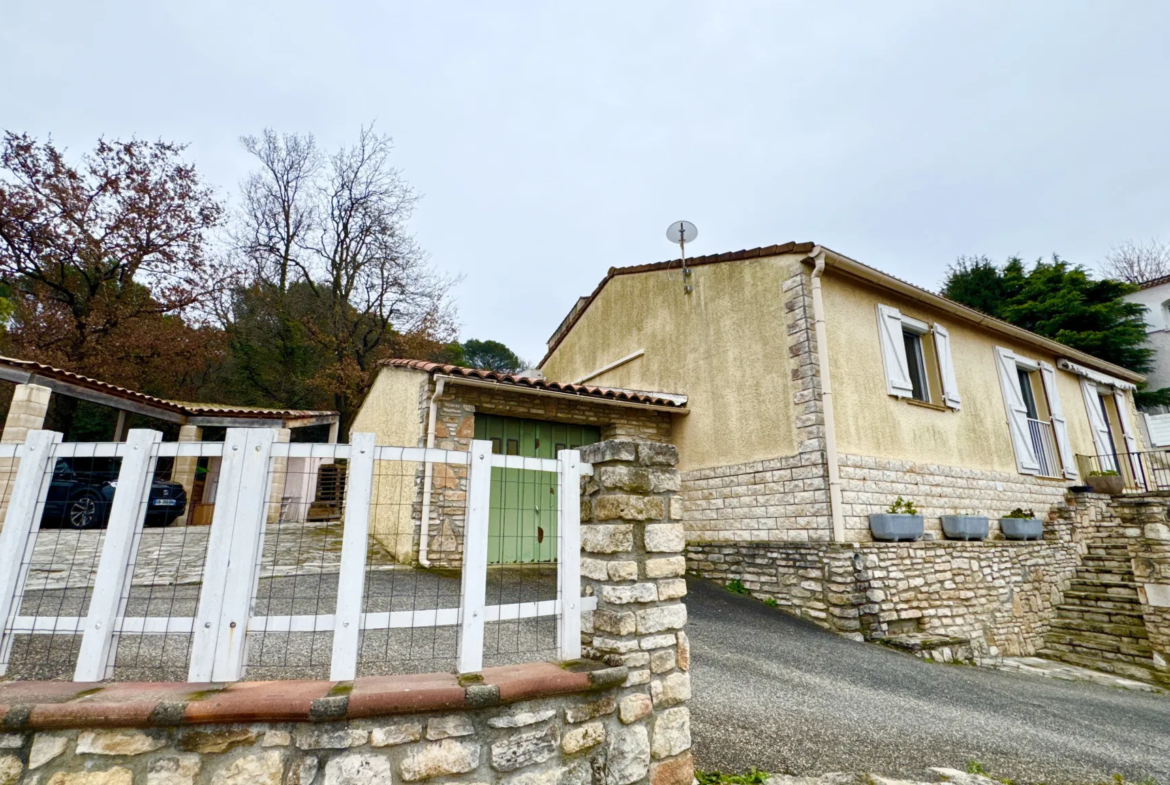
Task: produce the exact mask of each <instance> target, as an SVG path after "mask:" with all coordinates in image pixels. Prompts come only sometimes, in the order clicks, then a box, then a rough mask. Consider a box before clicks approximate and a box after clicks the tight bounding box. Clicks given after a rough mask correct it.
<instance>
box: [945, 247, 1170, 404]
mask: <svg viewBox="0 0 1170 785" xmlns="http://www.w3.org/2000/svg"><path fill="white" fill-rule="evenodd" d="M1133 291H1136V287H1134V286H1133V285H1132V284H1128V283H1124V282H1122V281H1113V280H1108V279H1106V280H1095V279H1093V278H1091V277H1090V276H1089V273H1088V272H1087V271H1086V270H1085V269H1084V268H1083V267H1081V266H1079V265H1072V264H1069V263H1068V262H1066V261H1065V260H1063V259H1061V258H1060V257H1059V256H1057V255H1056V254H1053V256H1052V260H1051V261H1045V260H1043V259H1038V260H1036V262H1035V263H1034V264H1033V265H1032V266H1031V267H1030V268H1029V267H1028V266H1026V265H1025V264H1024V262H1023V260H1021V259H1020V258H1019V257H1012V258H1010V259H1008V260H1007V261H1006V262H1005V263H1004V264H1003V265H1002V266H997V265H996V264H994V263H993V262H991V261H990V260H988V259H987V258H986V257H978V258H972V257H959V259H958V260H957V261H956V262H955V264H953V265H951V266H950V267H949V268H948V269H947V278H946V281H945V282H944V283H943V289H942V294H943V296H945V297H947V298H949V299H951V300H954V301H955V302H959V303H962V304H963V305H967V306H969V307H971V308H975V309H976V310H979V311H982V312H983V313H986V314H989V315H991V316H994V317H996V318H997V319H1002V320H1004V321H1005V322H1010V323H1011V324H1014V325H1016V326H1017V327H1023V328H1024V329H1026V330H1031V331H1032V332H1034V333H1037V334H1039V335H1043V336H1044V337H1046V338H1051V339H1052V340H1054V341H1059V342H1060V343H1063V344H1064V345H1065V346H1070V347H1072V348H1074V349H1079V350H1081V351H1083V352H1086V353H1088V354H1091V355H1093V356H1094V357H1099V358H1101V359H1102V360H1106V361H1107V362H1111V363H1115V364H1116V365H1120V366H1121V367H1123V368H1128V369H1130V370H1131V371H1137V372H1138V373H1148V372H1149V371H1150V370H1151V368H1152V362H1153V360H1152V358H1153V350H1152V349H1150V348H1149V346H1148V344H1147V343H1146V328H1145V321H1144V318H1143V314H1144V311H1145V309H1144V308H1143V307H1142V306H1141V305H1138V304H1137V303H1131V302H1126V300H1125V299H1124V296H1125V295H1126V294H1129V293H1131V292H1133ZM1136 397H1137V400H1138V403H1139V404H1140V405H1150V404H1157V403H1165V404H1170V388H1165V389H1161V390H1141V391H1139V392H1138V393H1137V396H1136Z"/></svg>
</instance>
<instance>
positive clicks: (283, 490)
mask: <svg viewBox="0 0 1170 785" xmlns="http://www.w3.org/2000/svg"><path fill="white" fill-rule="evenodd" d="M0 381H6V382H11V383H13V384H15V385H16V389H15V390H14V391H13V394H12V402H11V404H10V406H9V409H8V416H7V418H6V419H5V422H4V430H3V433H0V443H13V442H16V443H20V442H23V441H24V440H25V438H27V436H28V432H29V431H30V430H38V429H41V428H43V427H44V425H45V417H46V415H47V414H48V412H49V404H50V402H51V401H52V397H53V396H54V395H61V396H67V397H70V398H75V399H77V400H81V401H87V402H89V403H94V404H98V405H100V406H105V407H109V408H110V409H113V410H115V411H117V413H118V418H117V422H116V424H115V426H114V432H113V434H112V440H113V441H124V440H125V438H126V430H127V427H126V426H127V420H128V418H129V416H131V415H140V416H142V417H148V418H151V419H153V420H158V421H161V422H164V423H172V424H175V425H178V426H179V428H178V439H177V441H181V442H198V441H203V433H204V429H205V428H207V429H219V428H229V427H230V428H280V429H282V436H283V439H284V440H285V441H288V440H289V438H290V436H291V432H292V431H293V430H295V429H299V428H308V427H313V426H328V428H329V436H328V441H329V442H330V443H336V442H337V437H338V424H339V416H338V413H337V412H335V411H327V410H302V409H266V408H259V407H249V406H228V405H223V404H215V403H190V402H185V401H170V400H166V399H163V398H156V397H154V396H153V395H147V394H145V393H141V392H138V391H136V390H130V389H127V388H125V387H119V386H117V385H114V384H110V383H108V382H103V381H101V380H99V379H92V378H90V377H88V376H82V375H80V374H76V373H73V372H71V371H66V370H64V369H61V368H54V367H52V366H49V365H44V364H42V363H38V362H33V361H31V360H19V359H16V358H12V357H0ZM107 438H108V437H107ZM330 463H331V462H330ZM219 464H220V459H219V458H175V459H174V462H173V464H172V467H171V470H170V479H171V480H172V481H174V482H177V483H179V484H181V485H182V486H183V489H184V490H185V491H186V494H187V498H188V513H187V515H184V516H182V517H180V518H178V519H177V520H176V525H183V524H184V523H188V522H190V523H192V524H208V523H210V522H211V511H212V509H214V504H215V491H216V488H217V485H218V477H219ZM322 465H325V461H324V460H323V459H320V458H315V459H309V458H289V459H286V463H285V464H284V465H281V466H278V467H277V471H276V474H275V475H274V477H273V484H272V499H271V501H272V502H274V504H272V505H270V509H271V510H272V513H271V514H272V516H274V517H277V518H281V517H284V516H285V515H287V516H288V519H289V520H301V521H303V520H305V519H306V518H307V517H308V515H309V512H310V508H311V507H312V505H313V503H314V502H315V501H317V497H318V490H319V487H318V486H319V484H320V483H319V481H318V479H319V475H320V474H321V467H322ZM13 471H15V467H14V466H4V465H2V462H0V476H3V477H7V476H8V475H9V474H10V473H11V472H13ZM339 474H340V473H339V472H330V476H331V480H332V482H329V483H326V485H327V486H329V492H335V490H334V489H335V488H336V486H337V480H338V477H337V476H334V475H339ZM0 484H2V486H3V488H4V490H3V491H2V498H0V504H6V503H7V494H8V488H9V486H10V483H8V482H4V483H0ZM333 501H335V502H339V501H340V500H339V499H337V500H333ZM330 509H332V510H333V511H336V510H337V509H339V505H338V504H333V506H332V507H331V508H330ZM327 512H328V511H327ZM273 522H275V521H273Z"/></svg>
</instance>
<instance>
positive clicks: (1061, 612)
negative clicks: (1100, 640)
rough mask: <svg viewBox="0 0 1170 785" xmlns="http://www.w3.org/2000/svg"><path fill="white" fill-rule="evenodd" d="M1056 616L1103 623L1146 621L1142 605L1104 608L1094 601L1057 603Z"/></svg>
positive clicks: (1135, 623)
mask: <svg viewBox="0 0 1170 785" xmlns="http://www.w3.org/2000/svg"><path fill="white" fill-rule="evenodd" d="M1065 599H1068V598H1067V597H1066V598H1065ZM1056 618H1058V619H1071V620H1075V621H1090V622H1100V623H1102V624H1130V625H1140V624H1144V623H1145V619H1144V617H1143V616H1142V610H1141V606H1140V605H1137V604H1134V605H1129V606H1125V607H1123V608H1103V607H1101V606H1100V605H1097V604H1094V603H1087V604H1084V605H1077V604H1064V605H1057V606H1056Z"/></svg>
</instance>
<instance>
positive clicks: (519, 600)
mask: <svg viewBox="0 0 1170 785" xmlns="http://www.w3.org/2000/svg"><path fill="white" fill-rule="evenodd" d="M526 435H527V434H523V433H521V434H519V437H520V439H521V440H523V439H524V438H525V436H526ZM521 443H522V444H523V442H521ZM535 443H536V444H537V445H538V449H539V442H535ZM506 444H508V443H505V445H506ZM548 446H549V447H550V448H551V447H552V445H548ZM505 449H507V447H506V446H505ZM549 452H551V449H550V450H549ZM492 460H493V464H494V465H493V467H492V478H491V485H492V488H491V503H490V507H489V518H488V577H487V604H488V607H489V608H492V607H495V608H498V610H497V611H495V612H494V613H491V612H489V615H488V618H487V622H486V624H485V628H484V664H485V665H489V666H490V665H510V664H514V663H520V662H531V661H534V660H548V659H555V658H556V656H557V652H558V646H557V618H556V613H555V609H554V606H555V603H556V600H557V556H558V552H559V546H560V542H559V537H558V535H559V531H558V507H559V499H558V487H557V482H558V477H557V473H556V471H555V466H556V463H555V461H552V460H550V459H541V458H526V457H521V456H518V455H515V454H511V455H508V454H504V455H493V457H492Z"/></svg>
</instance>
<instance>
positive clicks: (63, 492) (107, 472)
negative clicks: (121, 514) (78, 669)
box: [3, 443, 118, 679]
mask: <svg viewBox="0 0 1170 785" xmlns="http://www.w3.org/2000/svg"><path fill="white" fill-rule="evenodd" d="M103 447H105V446H104V445H100V444H96V443H95V444H69V445H65V444H58V445H57V446H56V448H55V449H54V453H53V457H52V460H51V461H50V462H49V470H48V471H47V472H45V474H44V476H43V477H42V479H41V488H40V501H39V502H38V504H37V507H36V510H35V512H34V525H33V529H32V531H30V532H29V535H28V540H27V541H26V543H25V548H24V551H23V554H22V557H21V562H20V568H19V570H20V572H21V574H23V575H24V576H25V578H24V581H23V584H22V585H20V586H18V589H17V594H16V597H15V600H14V602H13V606H12V607H13V614H12V615H13V617H14V618H11V620H10V625H9V629H10V630H11V631H12V634H11V636H9V637H7V638H6V640H5V648H7V649H8V651H6V652H4V655H6V656H4V657H3V659H4V660H6V661H7V663H8V670H7V674H6V675H7V676H8V677H9V678H16V679H68V678H71V677H72V675H73V670H74V667H75V666H76V663H77V653H78V650H79V648H80V646H81V634H80V627H81V621H82V620H83V619H84V618H85V616H86V614H87V613H88V612H89V605H90V601H91V600H92V598H93V588H94V578H95V577H96V575H97V568H98V562H99V560H100V558H101V550H102V545H103V543H104V542H105V533H104V531H103V528H104V527H105V525H106V523H107V521H108V517H109V512H110V501H111V500H112V498H113V493H114V487H115V486H116V480H117V476H118V459H117V458H114V457H112V456H110V455H101V454H99V453H100V452H102V451H103ZM107 450H108V448H107Z"/></svg>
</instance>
